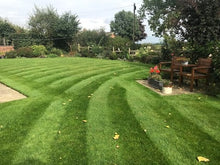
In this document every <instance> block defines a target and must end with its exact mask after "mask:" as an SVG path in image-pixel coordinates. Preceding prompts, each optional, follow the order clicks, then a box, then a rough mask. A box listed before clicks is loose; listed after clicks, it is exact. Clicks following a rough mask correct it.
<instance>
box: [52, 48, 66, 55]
mask: <svg viewBox="0 0 220 165" xmlns="http://www.w3.org/2000/svg"><path fill="white" fill-rule="evenodd" d="M50 53H51V54H56V55H58V56H61V54H63V51H62V50H61V49H57V48H52V49H51V51H50Z"/></svg>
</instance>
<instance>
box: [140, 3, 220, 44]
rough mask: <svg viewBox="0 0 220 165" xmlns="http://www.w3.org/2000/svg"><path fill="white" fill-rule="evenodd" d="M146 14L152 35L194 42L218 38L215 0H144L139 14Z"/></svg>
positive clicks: (219, 28)
mask: <svg viewBox="0 0 220 165" xmlns="http://www.w3.org/2000/svg"><path fill="white" fill-rule="evenodd" d="M146 14H148V15H149V16H150V19H149V25H150V28H151V29H152V30H153V31H154V32H155V34H156V36H159V37H161V36H163V35H164V34H166V35H175V36H176V37H178V38H179V39H182V40H187V41H189V42H192V43H198V44H204V43H206V42H208V41H213V40H220V26H219V25H220V1H219V0H172V1H171V0H144V1H143V5H142V8H141V9H140V15H141V16H142V17H143V16H145V15H146Z"/></svg>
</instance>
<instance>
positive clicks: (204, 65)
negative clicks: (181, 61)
mask: <svg viewBox="0 0 220 165" xmlns="http://www.w3.org/2000/svg"><path fill="white" fill-rule="evenodd" d="M211 63H212V59H210V58H199V60H198V64H197V65H196V67H192V68H191V72H185V71H184V70H183V68H184V67H187V66H184V65H181V67H180V74H179V84H180V85H181V83H182V79H183V77H186V78H189V79H190V91H191V92H192V91H193V83H194V80H195V82H196V86H198V79H206V85H208V78H209V73H210V69H211Z"/></svg>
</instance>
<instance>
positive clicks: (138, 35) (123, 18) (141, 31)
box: [110, 10, 147, 41]
mask: <svg viewBox="0 0 220 165" xmlns="http://www.w3.org/2000/svg"><path fill="white" fill-rule="evenodd" d="M133 25H134V15H133V13H132V12H130V11H128V12H127V11H124V10H123V11H120V12H118V13H116V14H115V18H114V21H111V23H110V27H111V31H112V32H114V33H115V34H116V35H119V36H121V37H125V38H129V39H130V40H132V39H133ZM134 36H135V41H139V40H142V39H144V38H146V36H147V34H146V33H145V28H144V25H143V23H142V21H141V20H140V19H138V16H137V15H136V16H135V34H134Z"/></svg>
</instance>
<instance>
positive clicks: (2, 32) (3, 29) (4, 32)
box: [0, 18, 16, 45]
mask: <svg viewBox="0 0 220 165" xmlns="http://www.w3.org/2000/svg"><path fill="white" fill-rule="evenodd" d="M15 32H16V30H15V27H14V26H13V25H12V24H11V23H9V22H8V21H7V20H3V19H1V18H0V37H1V38H2V43H3V45H6V40H10V36H11V35H12V34H13V33H15Z"/></svg>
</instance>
